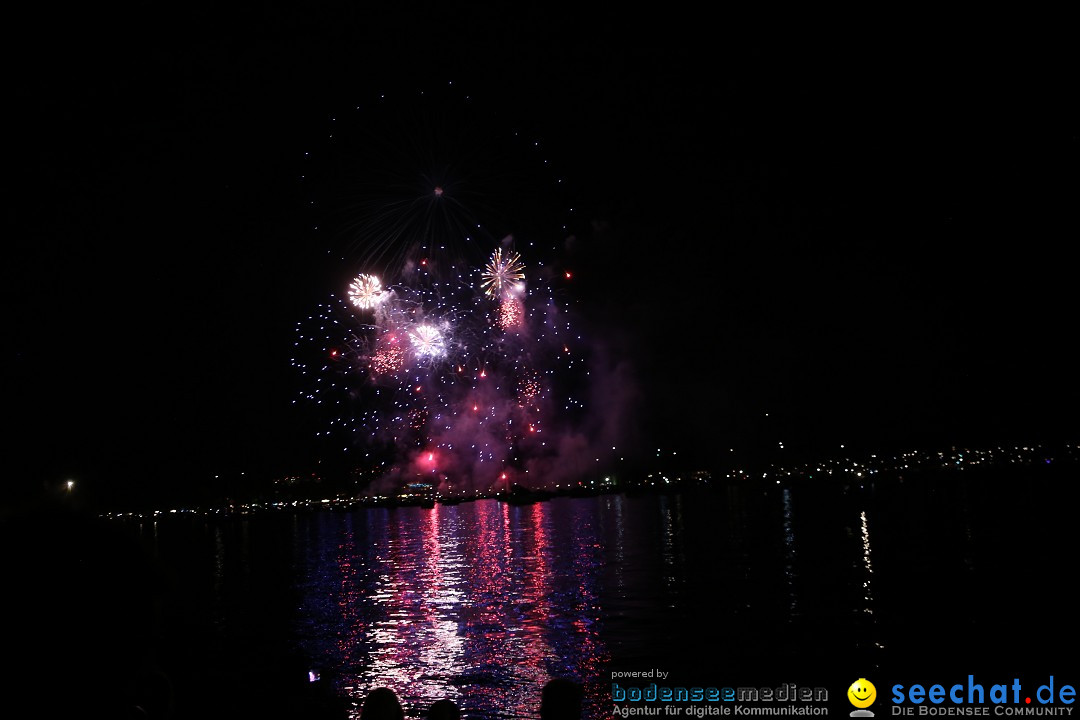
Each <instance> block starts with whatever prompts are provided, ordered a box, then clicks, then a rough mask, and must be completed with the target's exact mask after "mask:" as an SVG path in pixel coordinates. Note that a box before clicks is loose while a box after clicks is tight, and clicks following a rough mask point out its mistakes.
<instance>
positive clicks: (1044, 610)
mask: <svg viewBox="0 0 1080 720" xmlns="http://www.w3.org/2000/svg"><path fill="white" fill-rule="evenodd" d="M1076 476H1077V473H1076V472H1075V469H1072V470H1069V469H1066V470H1058V471H1056V472H1053V473H1050V472H1049V471H1047V470H1043V469H1041V468H1020V469H1017V470H1014V471H1008V472H999V471H995V472H966V473H965V472H959V471H956V472H952V473H930V474H925V473H924V474H921V475H917V476H915V477H909V478H905V479H904V480H903V481H900V480H896V479H893V480H889V481H881V480H879V481H877V482H876V483H869V482H868V483H866V484H865V485H847V484H844V483H841V482H830V483H819V484H811V483H810V482H803V483H796V484H790V485H770V486H752V485H738V486H736V485H733V486H728V487H719V488H713V489H708V490H694V491H687V492H683V493H673V494H658V495H642V496H628V495H624V494H616V495H605V496H597V497H581V498H556V499H553V500H550V501H546V502H538V503H535V504H529V505H509V504H506V503H501V502H499V501H496V500H482V501H476V502H468V503H462V504H459V505H447V506H444V505H437V506H436V507H435V508H433V509H424V508H419V507H399V508H365V509H358V510H351V511H304V512H295V513H294V512H279V513H267V514H262V515H254V516H247V517H239V518H229V519H216V518H207V517H201V516H199V517H163V518H161V519H159V520H158V521H156V522H155V521H143V522H141V523H137V524H135V523H132V525H131V529H132V532H134V533H136V534H138V535H139V537H140V538H141V539H142V540H143V541H145V543H146V544H147V546H148V547H149V548H150V549H151V552H152V553H153V555H154V557H155V559H156V561H157V562H158V563H159V564H160V566H161V567H162V568H165V572H166V576H167V588H168V592H167V593H166V595H165V598H164V601H163V602H162V605H161V626H162V628H163V630H162V640H161V647H162V650H161V664H162V667H163V668H164V669H165V670H166V671H167V672H168V673H169V674H170V676H171V677H172V678H173V680H174V684H175V693H176V697H177V705H178V709H179V710H180V711H182V712H183V713H187V714H190V715H191V716H198V715H202V716H206V714H207V712H206V708H210V707H212V708H214V709H217V710H220V711H221V712H222V713H228V712H232V711H235V712H241V713H243V711H244V709H245V708H248V709H250V708H251V707H253V706H260V705H259V703H255V705H252V703H253V702H255V701H254V699H255V698H259V699H260V700H259V702H261V703H263V704H264V705H265V704H267V701H266V698H267V697H271V698H273V697H276V698H279V699H280V701H281V702H282V703H284V702H286V701H295V702H297V703H304V702H311V703H313V704H319V703H322V705H320V707H322V706H326V707H327V708H330V707H331V706H334V704H335V703H338V704H339V706H340V707H341V708H343V710H342V711H341V712H343V713H345V714H346V715H347V716H350V717H356V716H357V715H358V708H359V704H360V703H361V702H362V700H363V698H364V697H365V695H366V693H367V692H368V691H369V690H370V689H372V688H374V687H378V686H388V687H390V688H392V689H394V690H395V691H396V692H397V693H398V695H399V696H400V697H401V699H402V701H403V703H404V705H405V706H406V712H407V714H410V715H413V716H420V715H421V714H422V712H423V710H424V709H426V707H427V706H428V705H430V703H431V702H433V701H434V700H436V699H440V698H444V697H449V698H451V699H453V700H455V701H456V702H457V703H458V704H459V705H460V706H461V707H462V708H463V709H464V712H465V716H466V717H473V718H496V717H535V716H536V707H537V703H538V700H539V691H540V688H541V686H542V685H543V683H544V682H546V681H547V680H548V679H549V678H552V677H558V676H565V677H572V678H575V679H577V680H579V681H581V682H582V683H583V684H584V685H585V687H586V690H587V704H588V711H587V714H586V717H589V718H600V717H610V710H611V706H612V704H611V701H610V692H611V682H612V673H613V672H617V671H644V670H649V669H652V668H658V669H661V670H663V671H665V672H668V673H670V681H671V683H672V684H688V685H694V684H699V685H705V686H710V685H711V686H727V685H739V684H747V685H755V686H773V687H775V686H778V685H780V684H782V683H787V682H795V683H798V684H799V685H801V686H815V687H816V686H824V687H829V688H830V689H831V690H835V694H836V696H837V698H838V699H841V700H842V693H843V690H844V689H845V688H846V687H847V685H848V684H849V683H850V682H852V681H853V680H854V679H855V678H858V677H868V678H873V677H878V678H890V677H901V676H903V677H909V678H910V677H911V676H917V677H920V678H922V680H923V681H926V682H944V681H945V680H951V679H953V678H959V679H963V678H965V677H966V676H967V675H968V674H969V673H980V672H981V673H985V674H986V675H987V677H990V676H994V677H1001V678H1006V679H1007V678H1011V677H1012V676H1013V675H1018V676H1021V677H1022V676H1024V675H1025V674H1031V675H1036V674H1038V673H1042V672H1046V673H1056V674H1058V675H1059V676H1060V675H1061V674H1062V672H1063V671H1064V667H1063V666H1062V663H1063V662H1065V661H1064V660H1063V658H1073V659H1074V657H1075V656H1074V652H1075V651H1074V649H1073V648H1075V643H1076V640H1077V633H1076V629H1075V627H1076V621H1075V604H1076V602H1075V595H1074V593H1073V592H1072V590H1071V582H1072V577H1073V576H1074V575H1075V572H1076V570H1075V560H1074V559H1073V554H1074V551H1075V549H1076V537H1077V535H1076V509H1075V505H1074V504H1073V499H1074V498H1075V490H1074V489H1073V488H1075V480H1076ZM1067 665H1068V666H1069V667H1071V666H1072V662H1071V661H1070V662H1068V663H1067ZM309 673H316V674H317V676H318V680H317V682H309V680H310V679H311V678H312V677H314V676H312V675H309ZM935 673H936V675H935ZM935 678H936V679H935ZM899 681H900V680H898V682H899ZM910 681H911V682H915V681H917V680H910ZM641 684H644V682H642V683H641ZM878 687H879V692H880V691H881V688H882V684H881V683H880V682H879V684H878ZM275 702H276V701H275ZM313 706H314V705H313ZM838 707H839V706H838ZM848 709H850V708H848ZM331 712H332V711H331V710H329V709H328V710H327V713H328V715H327V716H328V717H329V716H331V714H330V713H331ZM834 712H835V711H834ZM185 716H186V715H185ZM252 716H255V715H252ZM308 716H312V717H313V716H314V715H310V714H309V715H308Z"/></svg>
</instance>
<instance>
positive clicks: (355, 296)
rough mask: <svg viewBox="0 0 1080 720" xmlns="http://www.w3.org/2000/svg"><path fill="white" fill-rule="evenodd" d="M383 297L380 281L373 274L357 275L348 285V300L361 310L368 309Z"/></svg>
mask: <svg viewBox="0 0 1080 720" xmlns="http://www.w3.org/2000/svg"><path fill="white" fill-rule="evenodd" d="M384 297H385V296H384V294H383V287H382V281H381V280H379V278H377V277H376V276H374V275H358V276H357V278H356V279H355V280H353V281H352V284H351V285H349V300H350V301H351V302H352V304H353V305H355V306H356V307H358V308H360V309H361V310H370V309H371V308H373V307H375V306H376V305H378V304H379V303H380V302H381V301H382V300H383V298H384Z"/></svg>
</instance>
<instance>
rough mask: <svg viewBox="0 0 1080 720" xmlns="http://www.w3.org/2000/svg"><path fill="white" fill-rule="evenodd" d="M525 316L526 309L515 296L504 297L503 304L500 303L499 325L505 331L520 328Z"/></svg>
mask: <svg viewBox="0 0 1080 720" xmlns="http://www.w3.org/2000/svg"><path fill="white" fill-rule="evenodd" d="M524 315H525V308H524V307H522V305H521V301H520V300H518V299H517V298H516V297H514V296H513V295H508V296H506V297H504V298H503V300H502V302H501V303H499V315H498V323H499V327H501V328H502V329H503V330H509V329H510V328H513V327H517V326H519V325H520V324H521V319H522V317H523V316H524Z"/></svg>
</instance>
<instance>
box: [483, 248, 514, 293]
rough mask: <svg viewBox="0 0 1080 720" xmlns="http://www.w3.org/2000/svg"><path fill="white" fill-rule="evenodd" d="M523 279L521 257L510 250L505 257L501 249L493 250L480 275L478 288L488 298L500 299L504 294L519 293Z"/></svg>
mask: <svg viewBox="0 0 1080 720" xmlns="http://www.w3.org/2000/svg"><path fill="white" fill-rule="evenodd" d="M524 279H525V266H524V265H523V264H522V262H521V256H520V255H518V254H517V253H516V252H514V251H513V250H511V251H510V252H508V253H507V254H506V255H505V256H504V255H503V252H502V248H495V252H493V253H492V254H491V259H490V260H488V263H487V265H485V266H484V270H483V272H482V273H480V288H481V289H482V290H483V291H484V294H486V295H487V296H488V297H492V298H501V297H503V296H504V295H505V294H509V293H513V292H517V291H520V283H521V281H522V280H524Z"/></svg>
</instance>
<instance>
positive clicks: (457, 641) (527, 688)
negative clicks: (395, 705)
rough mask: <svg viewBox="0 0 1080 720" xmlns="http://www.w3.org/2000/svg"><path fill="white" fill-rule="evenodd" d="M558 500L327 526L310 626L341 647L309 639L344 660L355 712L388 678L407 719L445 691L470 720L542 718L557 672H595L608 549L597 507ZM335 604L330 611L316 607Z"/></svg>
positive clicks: (334, 660) (405, 512) (312, 585)
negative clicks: (568, 506)
mask: <svg viewBox="0 0 1080 720" xmlns="http://www.w3.org/2000/svg"><path fill="white" fill-rule="evenodd" d="M559 508H560V506H557V505H556V504H555V503H547V502H545V503H537V504H533V505H526V506H510V505H508V504H505V503H500V502H498V501H495V500H485V501H477V502H471V503H465V504H462V505H455V506H441V505H437V506H436V507H435V508H433V509H423V508H411V507H410V508H395V509H391V510H387V509H370V510H364V511H359V512H357V513H353V514H350V515H347V516H345V517H346V519H345V520H344V521H342V520H338V519H337V518H335V519H333V520H332V521H330V522H332V523H336V524H337V525H339V526H340V527H338V528H337V534H336V536H335V537H327V538H323V539H322V540H321V541H322V542H330V541H332V542H333V543H334V545H333V552H332V553H329V554H326V555H325V556H324V557H325V558H326V561H327V562H329V563H332V565H333V572H326V571H327V570H330V568H326V569H325V570H323V571H322V572H321V573H320V572H318V571H317V570H318V569H317V568H314V567H312V568H309V580H308V583H307V585H306V593H307V601H306V602H305V605H306V606H308V607H310V608H311V609H312V617H310V618H306V619H305V620H306V622H307V625H306V626H311V625H315V626H316V629H317V630H318V631H319V633H317V635H318V637H324V638H327V639H330V638H332V643H333V644H332V646H331V647H332V649H331V647H327V646H326V645H324V644H322V643H321V642H320V641H318V640H317V639H316V640H312V641H310V642H309V654H311V655H313V656H316V657H317V656H319V655H322V656H323V660H324V661H325V663H326V665H334V666H337V667H335V668H334V669H335V670H336V672H335V677H336V685H337V687H338V690H339V692H341V693H342V694H343V695H345V696H346V697H348V698H349V699H350V700H351V701H352V703H353V707H354V710H353V714H352V716H353V717H358V716H359V707H360V705H361V703H362V702H363V699H364V698H365V697H366V695H367V693H368V692H369V691H370V690H372V689H374V688H376V687H380V686H385V687H389V688H391V689H392V690H394V691H395V692H396V693H397V694H398V696H399V698H401V701H402V704H403V706H404V707H405V708H406V713H407V714H408V715H413V716H416V715H420V714H422V712H423V711H426V708H427V707H428V706H429V705H430V704H431V703H432V702H434V701H435V700H437V699H441V698H450V699H452V700H454V701H455V702H457V704H458V705H459V706H460V707H462V708H463V711H464V713H463V714H464V715H466V716H468V717H473V718H482V717H535V716H536V709H537V705H538V702H539V694H540V689H541V688H542V686H543V684H544V683H545V682H547V680H548V679H550V678H552V677H555V676H574V677H579V678H586V679H589V680H590V681H591V680H594V679H596V678H598V673H599V672H601V668H600V664H601V663H602V662H603V661H604V660H605V659H606V652H605V649H604V646H603V643H602V642H601V641H600V638H599V634H598V627H597V623H596V619H597V617H598V614H599V611H598V608H597V590H596V588H595V584H596V583H597V582H599V579H598V575H599V574H600V572H601V570H602V567H601V565H602V563H601V562H600V557H601V553H600V543H599V540H598V538H597V535H596V527H595V522H594V521H593V520H592V519H590V518H589V517H587V512H588V511H586V513H585V515H582V514H581V511H580V510H579V509H575V510H573V512H571V515H572V517H567V516H565V514H560V513H559ZM564 510H565V508H564ZM579 515H580V516H579ZM340 517H342V516H338V518H340ZM354 526H355V528H356V530H355V532H354ZM308 555H309V556H315V557H319V554H318V553H314V554H313V553H311V551H310V550H309V551H308ZM331 577H332V578H333V582H332V583H327V582H326V580H329V579H330V578H331ZM331 598H332V599H333V604H332V607H333V608H334V611H333V612H331V613H329V614H324V615H318V614H317V613H316V610H317V609H318V608H319V607H321V605H320V603H325V600H330V599H331ZM302 624H304V623H303V621H302ZM327 625H330V627H327ZM309 633H311V634H312V635H316V633H314V631H313V630H311V629H310V628H309ZM604 687H605V688H606V685H605V686H604ZM587 690H588V691H589V702H590V704H591V705H597V703H598V702H599V700H598V699H597V692H599V691H598V690H597V689H596V688H594V687H590V686H589V685H588V684H587ZM594 709H595V708H594ZM591 716H592V715H591V713H587V714H586V717H591Z"/></svg>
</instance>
